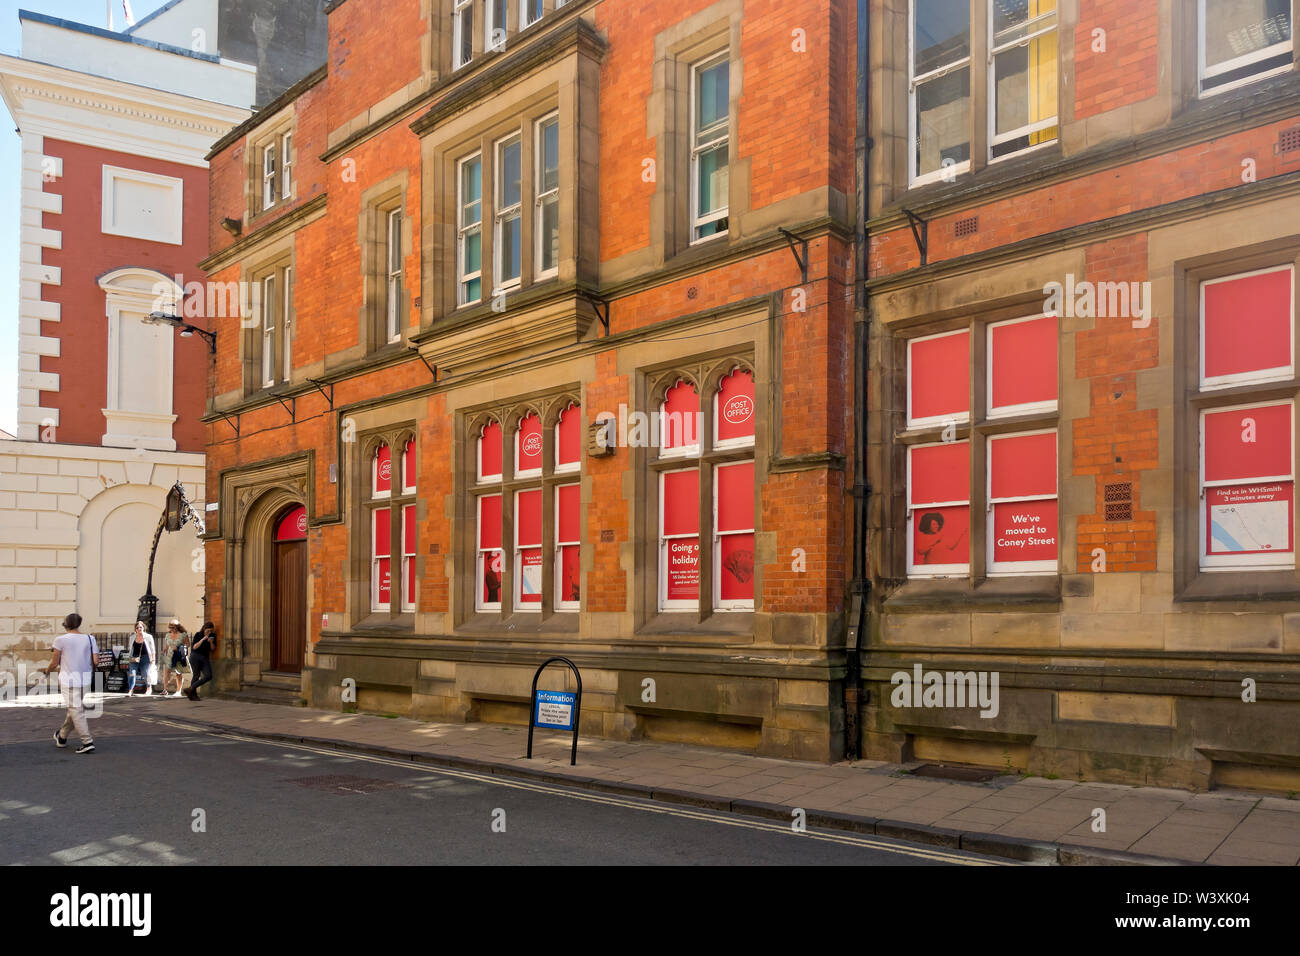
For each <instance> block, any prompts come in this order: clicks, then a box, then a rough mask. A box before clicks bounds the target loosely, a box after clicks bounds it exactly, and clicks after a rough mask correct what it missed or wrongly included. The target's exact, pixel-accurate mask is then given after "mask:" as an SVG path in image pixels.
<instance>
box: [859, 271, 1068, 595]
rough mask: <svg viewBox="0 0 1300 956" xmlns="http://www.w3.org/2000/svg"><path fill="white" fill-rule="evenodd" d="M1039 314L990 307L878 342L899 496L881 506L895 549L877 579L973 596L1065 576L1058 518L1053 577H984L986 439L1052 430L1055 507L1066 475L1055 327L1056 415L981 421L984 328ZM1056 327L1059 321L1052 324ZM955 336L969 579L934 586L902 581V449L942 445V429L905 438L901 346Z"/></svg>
mask: <svg viewBox="0 0 1300 956" xmlns="http://www.w3.org/2000/svg"><path fill="white" fill-rule="evenodd" d="M1042 306H1043V297H1042V295H1041V294H1038V295H1036V296H1034V297H1033V298H1024V299H1021V300H1018V301H1013V302H1012V304H1001V305H992V306H989V307H988V308H984V309H976V310H972V311H967V312H966V313H965V314H964V315H962V316H960V317H957V318H951V319H942V320H938V321H926V320H922V321H921V322H917V323H909V324H907V325H906V326H895V327H894V328H891V329H889V330H887V332H886V335H885V338H884V341H883V342H882V351H883V354H884V355H885V356H887V361H888V362H889V369H890V371H891V372H892V373H893V375H892V378H893V386H892V395H893V399H894V402H893V404H892V408H894V409H895V410H896V411H894V412H893V414H892V416H891V418H892V421H891V422H890V424H889V426H888V433H887V434H888V435H889V437H888V438H887V439H886V441H885V443H886V445H887V446H888V448H889V449H890V457H891V459H892V460H891V462H890V466H889V467H890V473H891V474H893V475H895V476H897V480H896V482H895V485H896V489H897V492H898V493H896V494H893V495H891V496H890V497H889V498H888V499H886V500H885V501H884V502H883V507H884V509H885V521H886V522H887V523H888V524H889V525H890V527H892V528H893V529H894V541H895V542H896V544H895V547H894V548H893V549H892V552H893V553H891V554H890V555H889V566H888V568H882V569H881V570H882V572H887V574H888V576H889V577H892V578H895V579H897V580H900V581H909V582H931V581H937V582H939V583H940V584H942V583H943V582H944V581H947V582H948V584H949V586H951V585H952V584H954V583H960V584H962V585H964V586H965V587H968V588H970V589H974V588H977V587H979V586H980V585H983V584H985V583H986V582H990V581H997V582H1001V581H1015V580H1020V579H1022V578H1025V579H1034V578H1047V579H1049V580H1050V581H1053V582H1055V581H1057V580H1059V578H1060V576H1061V574H1063V573H1064V571H1063V568H1064V566H1065V562H1064V559H1065V557H1066V556H1067V552H1066V549H1065V547H1064V544H1063V541H1064V537H1065V535H1064V529H1065V526H1066V521H1065V516H1064V515H1061V514H1059V513H1058V517H1057V539H1058V540H1057V569H1056V572H1055V573H1046V574H1043V573H1036V574H1032V575H1029V574H1026V575H1016V574H998V575H995V576H990V575H989V573H988V569H987V564H988V548H987V534H988V522H987V520H985V518H984V517H983V516H984V515H985V514H986V511H985V507H986V504H987V501H988V480H987V477H986V476H987V473H988V471H987V455H988V442H987V439H988V438H989V437H990V436H995V435H1003V434H1015V433H1019V432H1028V431H1041V430H1045V429H1049V428H1050V429H1055V430H1056V432H1057V456H1056V459H1057V466H1056V471H1057V476H1056V487H1057V496H1058V497H1057V500H1058V502H1059V500H1060V493H1061V487H1062V484H1063V477H1064V475H1065V474H1066V472H1065V469H1063V467H1062V462H1063V461H1065V460H1066V455H1065V454H1064V453H1063V452H1062V448H1061V431H1060V424H1061V403H1062V383H1063V382H1064V381H1065V377H1064V376H1065V372H1064V370H1063V369H1062V368H1061V363H1062V361H1063V359H1062V350H1061V348H1060V345H1059V342H1060V337H1061V334H1062V329H1061V327H1060V326H1059V325H1058V330H1057V340H1058V347H1057V363H1058V364H1057V405H1056V409H1055V410H1052V411H1042V412H1030V413H1028V414H1022V415H1014V416H1005V417H998V418H992V419H990V418H989V417H988V408H987V405H988V327H989V326H990V325H992V324H994V323H996V322H1002V321H1006V320H1008V319H1023V318H1029V317H1032V316H1034V315H1042V314H1043V311H1042ZM1060 321H1061V320H1059V319H1058V323H1059V322H1060ZM960 329H969V330H970V376H971V381H970V386H971V402H970V413H969V417H968V418H967V420H966V421H964V422H957V423H956V424H955V426H954V434H953V438H954V440H955V441H969V442H970V466H971V480H970V505H969V507H970V509H971V523H970V572H969V575H961V576H957V577H950V578H940V579H936V578H929V577H911V578H909V577H908V574H907V553H906V550H907V488H906V474H907V449H908V447H909V446H912V445H923V444H931V443H933V442H937V441H941V440H942V435H943V432H944V429H945V427H946V426H945V425H944V424H943V423H938V424H933V425H925V426H922V427H919V428H914V429H911V430H909V429H908V428H907V343H908V341H909V340H910V339H914V338H919V337H921V336H926V335H937V334H940V333H943V332H956V331H958V330H960ZM1053 587H1054V586H1053Z"/></svg>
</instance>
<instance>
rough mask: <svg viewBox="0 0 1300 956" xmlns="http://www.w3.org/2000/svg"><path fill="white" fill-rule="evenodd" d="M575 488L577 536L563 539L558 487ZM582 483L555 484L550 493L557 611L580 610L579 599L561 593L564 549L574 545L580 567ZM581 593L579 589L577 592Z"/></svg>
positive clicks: (562, 589) (552, 566)
mask: <svg viewBox="0 0 1300 956" xmlns="http://www.w3.org/2000/svg"><path fill="white" fill-rule="evenodd" d="M561 488H577V489H579V490H578V522H579V523H578V527H579V536H578V540H577V541H564V540H561V539H560V489H561ZM581 489H582V483H581V482H578V481H573V482H569V483H567V484H561V485H555V486H554V488H553V491H552V495H553V497H554V498H555V557H554V558H553V559H552V564H551V576H552V578H554V586H555V610H557V611H580V610H582V601H581V599H579V600H577V601H566V600H564V599H563V598H562V597H561V595H562V594H563V593H564V576H563V574H562V572H563V570H564V557H563V555H564V549H565V548H573V547H576V548H577V549H578V567H579V570H581V567H582V536H581V527H582V490H581ZM579 594H581V591H580V592H579Z"/></svg>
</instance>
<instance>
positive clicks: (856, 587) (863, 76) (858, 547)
mask: <svg viewBox="0 0 1300 956" xmlns="http://www.w3.org/2000/svg"><path fill="white" fill-rule="evenodd" d="M869 17H870V14H869V11H868V2H867V0H858V56H857V60H858V64H857V66H858V84H857V91H858V123H857V136H856V143H855V144H854V151H855V153H856V160H857V163H856V165H857V173H858V195H857V200H858V202H857V207H858V209H857V228H856V230H855V232H856V235H855V237H854V239H855V244H856V247H857V263H856V268H855V276H856V280H857V281H856V282H855V283H854V312H855V316H854V319H855V321H854V323H853V330H854V342H853V382H854V387H855V388H856V389H857V392H858V399H857V402H856V403H855V405H856V408H855V409H854V412H855V414H854V416H853V418H854V428H853V580H852V583H851V584H850V585H849V629H848V634H847V635H846V640H845V642H844V644H845V673H844V756H845V757H846V758H847V759H849V760H857V759H858V758H859V757H861V756H862V726H861V721H860V714H861V706H862V701H861V699H860V698H861V689H862V657H861V655H862V645H863V641H864V633H865V631H866V630H867V622H868V598H869V596H870V592H871V582H870V581H869V580H868V579H867V501H868V497H869V496H870V494H871V485H870V484H869V483H868V482H867V475H866V462H867V411H868V407H867V392H868V389H867V368H868V364H869V351H868V345H869V341H870V339H869V334H868V333H869V326H868V321H869V319H868V316H869V312H868V302H867V291H866V279H867V239H868V236H867V212H868V208H867V207H868V206H869V204H870V201H869V196H870V190H869V179H868V177H869V175H870V172H871V169H870V162H869V161H870V158H871V146H872V142H871V130H870V128H869V127H868V125H867V122H868V115H869V114H868V111H867V54H868V48H869V46H870V39H871V28H870V20H869Z"/></svg>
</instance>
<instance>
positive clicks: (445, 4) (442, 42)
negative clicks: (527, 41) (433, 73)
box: [429, 0, 584, 77]
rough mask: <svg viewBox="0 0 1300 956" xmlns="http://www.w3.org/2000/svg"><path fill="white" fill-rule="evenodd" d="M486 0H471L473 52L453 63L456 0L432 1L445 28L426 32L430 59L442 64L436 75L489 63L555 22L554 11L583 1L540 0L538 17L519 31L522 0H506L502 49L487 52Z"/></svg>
mask: <svg viewBox="0 0 1300 956" xmlns="http://www.w3.org/2000/svg"><path fill="white" fill-rule="evenodd" d="M490 2H491V0H471V9H472V10H473V20H474V23H473V27H472V28H471V29H470V34H471V35H472V38H473V39H472V44H473V53H472V55H471V56H470V59H469V60H468V61H467V62H465V63H462V64H461V65H460V66H456V60H455V43H456V37H457V29H456V25H455V20H454V16H455V8H456V5H457V0H434V3H435V5H436V8H437V11H438V13H439V16H440V19H441V22H442V23H443V24H445V26H446V28H445V29H432V30H430V31H429V33H430V35H431V36H432V37H433V41H434V43H435V44H436V50H435V53H434V56H433V62H434V63H438V64H441V66H442V69H441V70H440V71H439V75H441V76H445V77H451V76H453V75H457V76H459V75H462V74H466V73H469V72H471V71H473V70H474V69H475V68H477V67H479V66H482V65H483V64H484V63H488V62H491V61H492V60H493V59H494V58H495V57H496V56H498V55H499V54H501V53H505V52H509V51H510V50H511V49H512V48H513V46H514V45H515V44H516V43H517V42H519V40H520V39H521V38H523V37H530V36H533V35H535V34H536V33H538V32H540V31H541V30H543V29H545V28H546V27H547V26H549V25H551V24H553V23H556V22H558V18H557V17H556V14H557V13H561V14H562V13H569V12H571V11H572V10H576V9H577V8H578V7H581V6H583V5H584V0H542V15H541V17H540V18H539V19H537V20H534V21H533V22H532V23H530V24H529V25H528V26H527V27H525V28H524V29H522V30H521V29H520V28H519V24H520V23H522V22H523V21H522V19H521V10H522V6H523V0H506V3H507V6H508V8H509V18H508V19H509V24H508V26H509V29H508V30H507V33H506V43H505V47H504V48H503V49H502V50H492V51H488V50H487V42H486V41H487V33H486V29H487V4H488V3H490ZM485 53H486V54H487V55H486V56H485V55H484V54H485Z"/></svg>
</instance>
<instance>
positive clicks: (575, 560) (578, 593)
mask: <svg viewBox="0 0 1300 956" xmlns="http://www.w3.org/2000/svg"><path fill="white" fill-rule="evenodd" d="M581 552H582V549H581V548H579V547H578V546H577V545H576V544H573V545H567V546H566V547H563V548H561V549H560V568H559V575H560V600H561V601H577V600H579V599H580V598H581V597H582V590H581V581H582V577H581V570H582V567H581V560H580V559H581Z"/></svg>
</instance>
